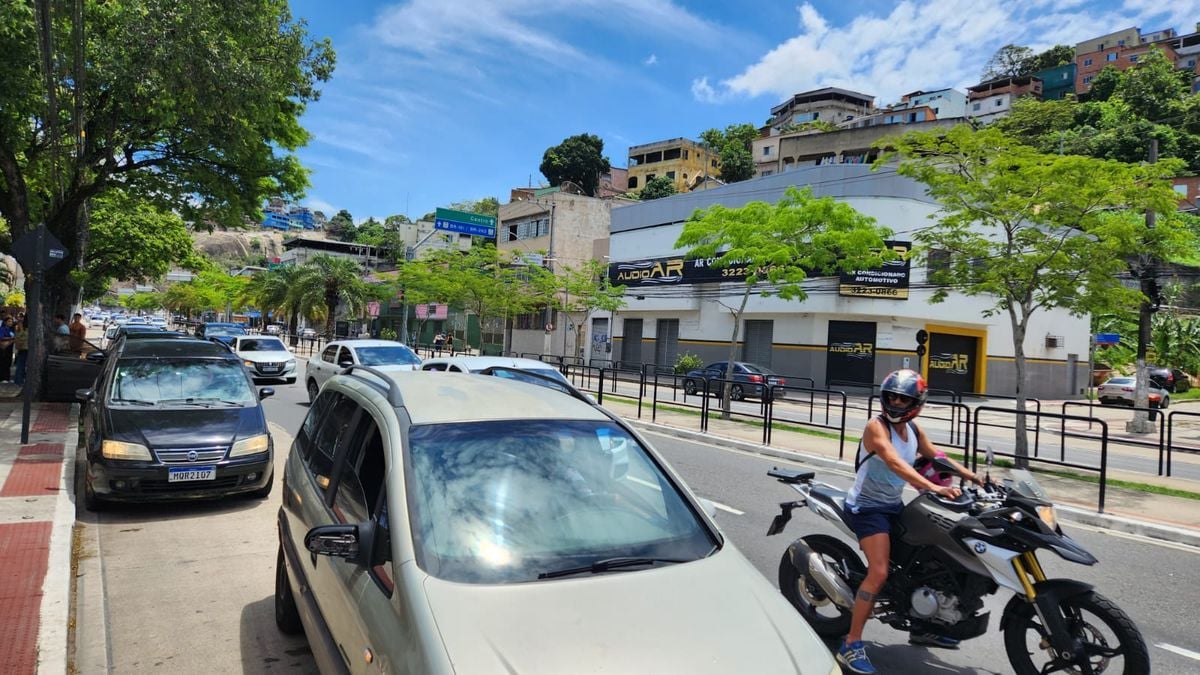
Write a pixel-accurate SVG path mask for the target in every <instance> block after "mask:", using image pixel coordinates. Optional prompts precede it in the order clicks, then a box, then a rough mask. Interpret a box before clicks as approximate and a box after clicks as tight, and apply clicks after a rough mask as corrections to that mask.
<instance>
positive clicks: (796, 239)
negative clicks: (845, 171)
mask: <svg viewBox="0 0 1200 675" xmlns="http://www.w3.org/2000/svg"><path fill="white" fill-rule="evenodd" d="M890 234H891V232H890V231H889V230H888V229H886V228H884V227H880V226H878V225H877V224H876V223H875V220H874V219H873V218H871V217H869V216H865V215H863V214H861V213H859V212H858V211H855V210H854V208H852V207H851V206H849V205H847V204H843V203H841V202H837V201H835V200H834V199H833V198H832V197H820V198H818V197H814V196H813V194H812V190H811V189H809V188H804V189H803V190H801V189H797V188H795V187H790V188H788V189H787V192H786V193H785V195H784V197H783V199H781V200H779V202H777V203H775V204H768V203H766V202H750V203H749V204H746V205H745V206H742V207H739V208H733V209H731V208H728V207H726V206H723V205H720V204H718V205H714V206H710V207H708V208H707V209H703V210H698V211H696V212H695V213H693V214H692V216H691V217H690V218H688V220H687V221H686V222H684V224H683V231H682V233H681V234H680V235H679V239H678V240H676V242H675V248H678V249H686V250H687V253H686V256H687V257H688V258H711V259H712V261H711V262H710V263H709V266H711V267H714V268H718V269H731V268H737V269H738V270H745V273H746V277H745V281H744V282H742V284H741V293H740V295H741V297H740V299H739V300H738V301H737V302H736V304H732V305H730V304H725V303H724V302H723V301H720V300H718V302H720V304H721V306H723V307H724V308H725V309H727V310H728V311H729V312H730V314H732V315H733V335H732V336H730V339H729V358H728V361H729V363H730V365H729V367H728V369H727V370H726V372H725V379H726V380H729V379H731V378H732V369H733V366H732V363H733V362H734V361H735V360H736V356H737V340H738V332H739V330H740V329H741V323H742V321H741V319H742V314H743V313H744V312H745V311H746V303H747V302H748V301H749V299H750V295H751V293H755V292H757V293H758V294H759V295H761V296H768V295H778V296H779V297H781V298H783V299H785V300H798V301H803V300H804V299H806V298H807V297H808V293H807V292H806V291H805V290H804V286H803V283H804V281H805V280H806V279H808V278H809V273H810V272H813V273H816V274H820V275H826V274H832V273H835V272H839V271H850V270H855V269H872V268H876V267H879V266H880V265H881V264H882V263H883V260H884V257H883V256H885V255H889V254H887V253H885V252H884V246H883V240H884V238H885V237H887V236H888V235H890ZM768 284H769V285H770V286H769V287H768ZM772 288H773V289H774V290H771V289H772ZM731 389H732V387H723V395H722V409H723V410H724V415H726V416H727V415H728V414H729V394H730V390H731Z"/></svg>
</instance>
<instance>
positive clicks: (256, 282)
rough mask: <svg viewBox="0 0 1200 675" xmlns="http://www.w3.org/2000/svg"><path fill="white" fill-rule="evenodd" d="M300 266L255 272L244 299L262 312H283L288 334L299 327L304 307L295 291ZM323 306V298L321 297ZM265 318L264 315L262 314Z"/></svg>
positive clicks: (294, 333)
mask: <svg viewBox="0 0 1200 675" xmlns="http://www.w3.org/2000/svg"><path fill="white" fill-rule="evenodd" d="M300 273H301V268H299V267H297V266H295V265H286V266H283V267H276V268H274V269H271V270H268V271H266V272H260V273H258V274H255V275H254V277H252V278H251V280H250V284H249V286H248V287H247V288H246V299H247V300H249V302H250V304H253V305H254V306H256V307H258V308H259V309H260V310H262V311H263V312H264V314H265V313H266V312H271V313H272V314H276V313H278V314H283V315H284V316H286V317H287V324H288V329H287V332H288V334H289V335H292V336H295V335H296V334H297V331H298V328H299V320H300V315H301V314H302V313H307V312H304V311H303V310H304V309H306V308H305V307H304V306H303V302H302V300H303V299H302V298H301V297H300V296H299V295H298V294H297V293H296V281H297V280H298V279H299V278H300ZM321 303H322V306H324V299H323V298H322V299H321ZM264 318H265V316H264Z"/></svg>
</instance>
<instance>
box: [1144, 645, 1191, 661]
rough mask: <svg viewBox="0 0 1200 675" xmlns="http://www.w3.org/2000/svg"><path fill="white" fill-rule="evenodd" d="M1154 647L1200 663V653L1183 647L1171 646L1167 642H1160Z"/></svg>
mask: <svg viewBox="0 0 1200 675" xmlns="http://www.w3.org/2000/svg"><path fill="white" fill-rule="evenodd" d="M1154 646H1155V647H1158V648H1159V649H1165V650H1167V651H1169V652H1173V653H1175V654H1178V655H1180V656H1186V657H1188V658H1189V659H1193V660H1195V661H1200V652H1194V651H1192V650H1190V649H1184V648H1183V647H1176V646H1175V645H1169V644H1167V643H1165V642H1160V643H1158V644H1156V645H1154Z"/></svg>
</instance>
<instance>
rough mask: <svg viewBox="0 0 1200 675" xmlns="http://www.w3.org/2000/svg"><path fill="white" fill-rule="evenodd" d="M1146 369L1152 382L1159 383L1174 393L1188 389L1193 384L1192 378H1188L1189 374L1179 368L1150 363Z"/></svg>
mask: <svg viewBox="0 0 1200 675" xmlns="http://www.w3.org/2000/svg"><path fill="white" fill-rule="evenodd" d="M1146 371H1147V374H1148V375H1149V377H1150V381H1151V382H1153V383H1155V384H1157V385H1158V386H1159V387H1161V388H1163V389H1166V390H1167V391H1169V392H1171V393H1172V394H1174V393H1176V392H1181V391H1187V390H1188V389H1190V388H1191V386H1192V382H1191V380H1190V379H1188V374H1187V373H1185V372H1183V371H1182V370H1180V369H1179V368H1167V367H1165V366H1150V365H1148V366H1146Z"/></svg>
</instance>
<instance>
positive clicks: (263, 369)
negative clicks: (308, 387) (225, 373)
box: [230, 335, 296, 384]
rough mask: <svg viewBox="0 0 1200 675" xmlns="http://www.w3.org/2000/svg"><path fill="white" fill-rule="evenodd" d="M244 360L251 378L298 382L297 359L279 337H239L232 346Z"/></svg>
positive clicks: (235, 338) (236, 337) (256, 380)
mask: <svg viewBox="0 0 1200 675" xmlns="http://www.w3.org/2000/svg"><path fill="white" fill-rule="evenodd" d="M230 346H231V347H232V348H233V352H234V353H235V354H237V355H238V356H239V357H241V359H242V363H243V364H244V365H245V366H246V369H247V370H249V371H250V377H251V379H253V380H254V381H255V382H258V381H260V380H279V379H282V380H284V381H286V382H287V383H288V384H292V383H294V382H295V381H296V357H295V355H293V354H292V352H291V351H290V350H288V348H287V346H285V345H284V344H283V342H282V341H281V340H280V339H279V338H277V337H268V336H262V335H238V336H235V337H234V338H233V344H232V345H230Z"/></svg>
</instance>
